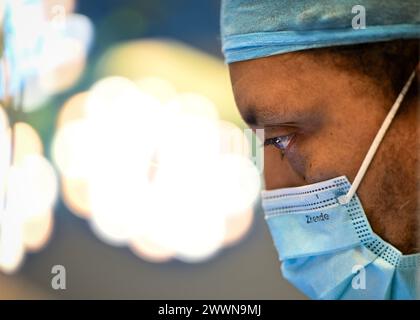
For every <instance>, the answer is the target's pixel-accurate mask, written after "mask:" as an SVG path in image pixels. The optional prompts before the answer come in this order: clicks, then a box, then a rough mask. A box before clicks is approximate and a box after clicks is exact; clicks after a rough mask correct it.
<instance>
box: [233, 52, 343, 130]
mask: <svg viewBox="0 0 420 320" xmlns="http://www.w3.org/2000/svg"><path fill="white" fill-rule="evenodd" d="M229 69H230V75H231V81H232V86H233V91H234V94H235V99H236V103H237V106H238V108H239V110H240V112H241V114H242V116H243V117H244V119H245V120H248V119H246V118H247V117H251V118H252V116H253V115H254V114H256V115H262V116H266V115H267V113H269V111H270V110H275V111H276V112H277V113H278V112H284V113H290V112H292V111H293V113H297V112H299V111H303V110H301V109H304V108H307V106H313V105H316V104H319V103H320V101H321V100H323V99H324V98H325V94H326V91H325V89H326V87H327V86H328V85H330V86H331V79H336V78H337V77H338V75H337V74H335V73H336V70H335V69H334V68H333V66H331V63H329V62H328V59H325V57H323V56H322V55H319V57H315V56H314V55H313V54H312V53H288V54H284V55H277V56H270V57H266V58H260V59H254V60H248V61H241V62H236V63H232V64H230V65H229ZM328 82H329V83H328ZM250 122H252V121H250Z"/></svg>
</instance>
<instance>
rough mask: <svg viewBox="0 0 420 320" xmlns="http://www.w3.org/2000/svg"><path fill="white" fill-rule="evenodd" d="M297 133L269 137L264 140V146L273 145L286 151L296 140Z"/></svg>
mask: <svg viewBox="0 0 420 320" xmlns="http://www.w3.org/2000/svg"><path fill="white" fill-rule="evenodd" d="M294 138H295V134H294V133H292V134H288V135H285V136H278V137H274V138H269V139H265V140H264V146H269V145H273V146H275V147H276V148H277V149H280V150H281V151H282V152H284V151H286V150H287V149H288V147H289V146H290V144H291V142H292V141H293V140H294Z"/></svg>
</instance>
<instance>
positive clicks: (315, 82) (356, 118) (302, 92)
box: [229, 50, 419, 253]
mask: <svg viewBox="0 0 420 320" xmlns="http://www.w3.org/2000/svg"><path fill="white" fill-rule="evenodd" d="M229 68H230V74H231V80H232V86H233V91H234V95H235V99H236V103H237V106H238V108H239V111H240V113H241V115H242V117H243V119H244V120H245V121H246V122H247V124H248V125H249V126H250V127H251V128H253V129H259V128H263V129H264V132H265V139H266V142H265V144H264V161H265V163H264V177H265V184H266V185H265V186H266V189H267V190H271V189H277V188H285V187H295V186H301V185H307V184H311V183H315V182H319V181H322V180H327V179H330V178H334V177H337V176H341V175H345V176H347V177H348V178H349V180H350V181H353V179H354V177H355V175H356V173H357V171H358V169H359V167H360V165H361V163H362V161H363V159H364V157H365V155H366V153H367V151H368V149H369V147H370V145H371V143H372V141H373V139H374V137H375V135H376V133H377V132H378V129H379V127H380V126H381V124H382V122H383V120H384V118H385V117H386V115H387V113H388V111H389V109H390V108H391V106H392V104H393V103H394V101H395V99H396V97H397V94H398V92H397V93H395V92H393V90H389V86H388V83H389V80H388V79H380V78H375V77H372V76H371V75H368V74H365V73H364V72H363V71H361V70H360V69H358V68H357V66H355V65H348V64H347V63H345V62H344V61H342V59H340V58H339V57H337V56H336V55H335V54H334V53H331V52H329V51H328V50H309V51H303V52H296V53H287V54H283V55H275V56H270V57H266V58H259V59H254V60H248V61H241V62H235V63H232V64H230V65H229ZM416 83H417V82H416V80H414V85H412V87H411V89H410V91H409V93H408V94H407V97H406V98H405V100H404V102H403V104H402V105H401V108H400V110H399V112H398V113H397V115H396V117H395V119H394V121H393V123H392V124H391V127H390V128H389V130H388V132H387V134H386V136H385V138H384V140H383V141H382V143H381V145H380V147H379V149H378V151H377V153H376V155H375V158H374V160H373V162H372V163H371V165H370V167H369V169H368V171H367V173H366V175H365V177H364V179H363V180H362V183H361V185H360V187H359V188H358V191H357V194H358V196H359V198H360V200H361V202H362V204H363V207H364V210H365V212H366V215H367V217H368V219H369V222H370V224H371V226H372V228H373V230H374V232H375V233H377V234H378V235H379V236H381V237H382V238H383V239H384V240H386V241H388V242H390V243H391V244H393V245H394V246H396V247H397V248H398V249H399V250H401V251H402V252H403V253H414V252H418V242H417V235H418V211H417V210H418V208H417V195H418V190H417V189H418V185H419V184H418V175H417V165H418V161H417V160H418V150H419V147H418V133H419V129H418V118H417V112H418V107H419V105H418V99H417V98H416V92H415V89H416V85H415V84H416Z"/></svg>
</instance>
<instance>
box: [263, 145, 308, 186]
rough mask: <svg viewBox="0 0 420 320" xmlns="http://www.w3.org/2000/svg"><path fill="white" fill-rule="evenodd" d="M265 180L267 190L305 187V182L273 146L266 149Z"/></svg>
mask: <svg viewBox="0 0 420 320" xmlns="http://www.w3.org/2000/svg"><path fill="white" fill-rule="evenodd" d="M264 178H265V188H266V189H267V190H272V189H278V188H287V187H298V186H302V185H305V184H306V183H305V180H304V179H303V178H302V176H301V175H299V173H298V172H296V171H295V170H294V169H293V167H292V166H291V165H290V162H289V161H288V160H287V158H286V157H282V156H281V153H280V150H278V149H277V148H275V147H273V146H269V147H266V148H265V149H264Z"/></svg>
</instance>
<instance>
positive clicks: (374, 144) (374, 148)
mask: <svg viewBox="0 0 420 320" xmlns="http://www.w3.org/2000/svg"><path fill="white" fill-rule="evenodd" d="M415 75H416V69H414V71H413V72H412V73H411V75H410V77H409V78H408V80H407V82H406V83H405V85H404V87H403V89H402V90H401V92H400V94H399V95H398V98H397V99H396V100H395V102H394V104H393V105H392V107H391V110H390V111H389V113H388V115H387V116H386V118H385V120H384V122H383V123H382V126H381V128H380V129H379V131H378V133H377V134H376V136H375V139H374V140H373V142H372V145H371V146H370V148H369V151H368V153H367V154H366V157H365V159H364V160H363V162H362V165H361V166H360V169H359V171H358V172H357V175H356V177H355V178H354V181H353V184H352V185H351V187H350V189H349V191H348V192H347V194H345V195H342V196H340V197H338V198H337V200H338V202H339V203H340V204H342V205H345V204H347V203H349V202H350V200H351V199H352V198H353V196H354V194H355V193H356V190H357V188H358V187H359V185H360V182H361V181H362V179H363V177H364V175H365V173H366V170H367V169H368V167H369V165H370V163H371V162H372V159H373V157H374V156H375V153H376V151H377V150H378V147H379V145H380V144H381V142H382V139H383V138H384V136H385V133H386V131H387V130H388V128H389V126H390V125H391V122H392V120H393V119H394V116H395V114H396V113H397V111H398V108H399V107H400V105H401V103H402V101H403V99H404V97H405V95H406V93H407V91H408V89H409V88H410V85H411V83H412V82H413V79H414V76H415Z"/></svg>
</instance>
